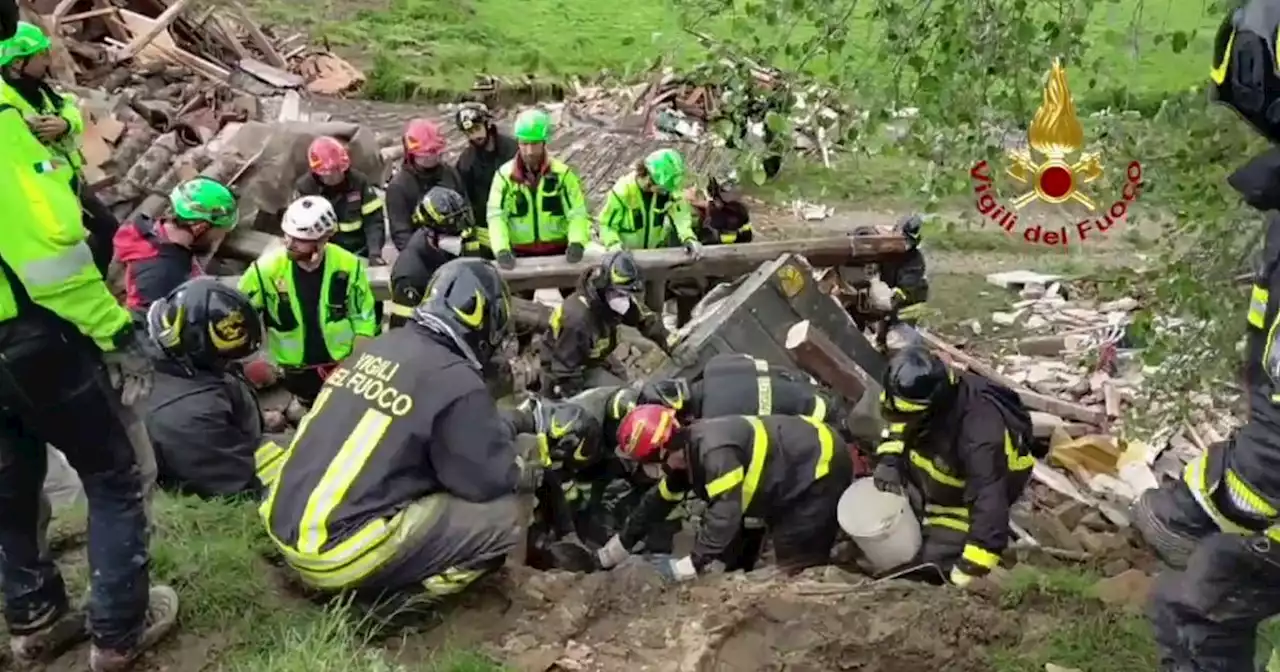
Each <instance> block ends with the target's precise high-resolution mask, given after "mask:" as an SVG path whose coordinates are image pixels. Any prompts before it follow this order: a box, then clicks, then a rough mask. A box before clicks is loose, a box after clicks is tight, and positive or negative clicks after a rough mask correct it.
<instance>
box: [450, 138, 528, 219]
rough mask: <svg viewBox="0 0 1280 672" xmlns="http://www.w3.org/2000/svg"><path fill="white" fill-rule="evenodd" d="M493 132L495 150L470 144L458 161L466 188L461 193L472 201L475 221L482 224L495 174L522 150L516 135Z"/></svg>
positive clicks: (485, 216) (457, 165) (458, 167)
mask: <svg viewBox="0 0 1280 672" xmlns="http://www.w3.org/2000/svg"><path fill="white" fill-rule="evenodd" d="M492 133H493V151H488V150H487V149H485V148H483V147H476V146H475V145H472V144H470V143H468V144H467V147H466V148H465V149H463V150H462V154H461V155H460V156H458V162H457V163H456V164H454V165H455V167H456V168H457V169H458V174H459V175H460V176H462V184H463V185H464V186H465V187H466V190H465V191H463V192H461V193H462V195H463V196H466V197H467V201H469V202H470V203H471V212H472V214H473V215H474V217H475V219H474V220H473V221H475V222H477V223H479V225H480V226H481V227H483V226H484V222H485V220H486V219H487V217H488V216H487V214H486V212H485V205H486V204H487V203H488V202H489V187H490V186H492V185H493V176H494V175H495V174H497V172H498V169H499V168H501V167H502V164H504V163H506V162H508V161H510V160H511V159H514V158H516V152H517V151H518V150H519V147H518V146H517V145H516V141H515V138H512V137H509V136H506V135H503V134H501V133H498V132H492Z"/></svg>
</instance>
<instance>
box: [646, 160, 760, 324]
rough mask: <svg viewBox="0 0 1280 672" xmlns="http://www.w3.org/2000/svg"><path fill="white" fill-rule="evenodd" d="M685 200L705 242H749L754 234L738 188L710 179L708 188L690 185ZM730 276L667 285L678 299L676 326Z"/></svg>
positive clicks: (683, 321) (677, 281) (700, 236)
mask: <svg viewBox="0 0 1280 672" xmlns="http://www.w3.org/2000/svg"><path fill="white" fill-rule="evenodd" d="M685 200H687V201H688V202H689V205H690V207H691V208H692V209H693V228H694V233H695V234H696V235H697V236H698V240H700V241H702V244H703V245H734V244H737V243H750V242H751V241H752V240H753V239H754V236H755V233H754V231H753V230H752V228H751V212H750V211H749V210H748V209H747V206H746V204H745V203H743V202H742V200H741V197H740V196H739V195H738V193H737V191H736V190H734V189H732V188H731V187H729V186H728V185H725V184H723V183H721V182H720V181H719V180H717V179H715V178H714V177H713V178H710V179H709V180H707V187H706V189H705V190H699V189H697V188H695V187H690V188H688V189H686V190H685ZM728 280H730V279H729V278H718V277H707V278H688V279H684V280H673V281H671V282H670V283H668V284H667V288H668V289H669V290H670V291H671V293H672V295H673V296H674V298H675V302H676V325H678V326H684V325H685V324H688V323H689V320H691V319H693V309H694V307H695V306H697V305H698V302H699V301H701V300H702V298H703V297H704V296H706V295H707V290H708V289H710V288H711V287H714V286H716V285H717V284H719V283H721V282H726V281H728Z"/></svg>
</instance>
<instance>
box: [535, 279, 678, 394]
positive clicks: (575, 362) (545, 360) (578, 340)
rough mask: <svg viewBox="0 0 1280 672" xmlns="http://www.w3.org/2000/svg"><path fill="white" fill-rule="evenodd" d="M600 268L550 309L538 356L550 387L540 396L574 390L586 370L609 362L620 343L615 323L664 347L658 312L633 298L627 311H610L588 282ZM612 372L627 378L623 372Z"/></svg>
mask: <svg viewBox="0 0 1280 672" xmlns="http://www.w3.org/2000/svg"><path fill="white" fill-rule="evenodd" d="M598 272H599V269H591V270H590V271H588V272H587V273H584V274H583V275H582V278H581V279H580V280H579V281H578V289H577V291H576V292H574V293H573V295H572V296H570V297H569V298H567V299H565V300H564V302H563V303H561V304H560V305H559V306H556V308H555V310H553V311H552V312H551V321H550V322H551V324H550V329H549V330H548V331H547V334H546V337H545V338H544V339H543V343H542V350H541V359H542V370H543V372H544V373H545V375H546V380H547V381H548V383H549V384H550V385H551V388H552V389H550V390H543V393H544V394H556V395H558V396H560V397H568V396H571V395H574V394H577V393H578V392H580V391H581V390H582V385H583V377H584V375H585V372H586V370H587V369H591V368H596V367H602V366H610V363H609V355H610V354H612V353H613V350H614V348H616V347H617V346H618V326H619V325H623V324H625V325H627V326H629V327H634V328H636V329H638V330H639V331H640V334H641V335H642V336H644V337H645V338H647V339H649V340H651V341H653V342H654V343H656V344H657V345H658V347H660V348H662V349H663V350H666V349H667V347H668V345H667V337H668V335H667V329H666V327H665V326H663V324H662V316H660V315H658V314H657V313H655V312H653V311H651V310H649V309H647V308H645V307H644V305H642V304H641V302H639V301H634V300H633V301H632V302H631V310H629V311H627V313H626V314H625V315H619V314H617V313H615V312H613V310H612V309H610V308H609V305H608V304H607V303H605V301H604V300H603V299H601V298H600V293H599V291H597V290H596V289H595V287H593V286H592V285H591V280H590V278H591V274H593V273H598ZM614 373H615V374H618V375H619V377H621V378H624V379H625V378H626V374H625V372H614ZM557 388H558V390H557Z"/></svg>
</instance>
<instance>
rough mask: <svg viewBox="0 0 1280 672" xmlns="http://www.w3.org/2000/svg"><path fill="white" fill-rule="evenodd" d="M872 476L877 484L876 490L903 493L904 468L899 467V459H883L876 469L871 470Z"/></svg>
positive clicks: (896, 493)
mask: <svg viewBox="0 0 1280 672" xmlns="http://www.w3.org/2000/svg"><path fill="white" fill-rule="evenodd" d="M871 478H872V480H873V482H874V483H875V485H876V490H879V491H880V492H891V493H893V494H895V495H901V494H902V489H903V488H902V470H901V469H899V468H898V461H897V460H895V459H892V458H884V459H881V460H880V464H877V465H876V468H875V470H874V471H872V472H871Z"/></svg>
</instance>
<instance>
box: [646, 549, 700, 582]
mask: <svg viewBox="0 0 1280 672" xmlns="http://www.w3.org/2000/svg"><path fill="white" fill-rule="evenodd" d="M650 559H651V560H652V562H653V567H654V569H657V570H658V573H659V574H661V575H662V578H664V579H666V580H668V581H671V582H672V583H681V582H684V581H691V580H693V579H696V578H698V570H697V569H696V568H695V567H694V566H693V558H690V557H689V556H687V555H686V556H684V557H683V558H680V559H679V560H677V559H675V558H672V557H671V556H653V557H652V558H650Z"/></svg>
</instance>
